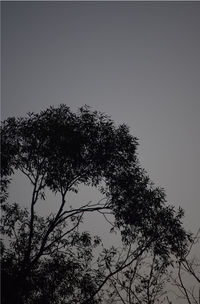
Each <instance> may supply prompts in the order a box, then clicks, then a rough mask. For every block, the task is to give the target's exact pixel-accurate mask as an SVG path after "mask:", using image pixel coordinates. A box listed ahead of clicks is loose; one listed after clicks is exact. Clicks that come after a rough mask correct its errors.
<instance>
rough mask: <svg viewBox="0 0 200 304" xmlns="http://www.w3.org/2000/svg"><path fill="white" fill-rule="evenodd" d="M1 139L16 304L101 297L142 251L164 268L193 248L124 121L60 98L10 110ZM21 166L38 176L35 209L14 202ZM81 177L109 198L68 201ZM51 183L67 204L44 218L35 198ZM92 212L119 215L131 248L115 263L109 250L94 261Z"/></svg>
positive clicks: (10, 280)
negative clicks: (31, 109) (16, 113)
mask: <svg viewBox="0 0 200 304" xmlns="http://www.w3.org/2000/svg"><path fill="white" fill-rule="evenodd" d="M1 138H2V149H1V154H2V167H1V176H2V183H1V189H2V209H3V214H4V215H3V217H2V223H3V226H2V233H3V234H4V235H6V237H7V238H9V239H10V242H9V245H8V244H7V245H6V244H5V246H3V247H2V248H3V253H2V273H3V278H5V282H6V284H7V285H9V284H11V285H12V286H15V288H14V289H13V290H14V291H13V294H12V295H9V292H7V293H6V291H5V296H3V303H12V301H14V300H13V298H12V296H13V295H14V297H15V303H27V304H28V303H82V304H83V303H97V302H101V300H102V298H101V297H100V294H101V292H102V291H103V289H104V288H105V286H106V284H107V282H108V280H109V279H111V278H112V277H114V275H115V274H116V273H118V272H119V271H122V270H124V269H126V267H128V266H129V265H131V264H132V263H133V262H134V261H136V260H137V259H138V257H141V256H142V254H143V253H145V252H146V253H149V252H151V253H152V254H153V255H155V256H156V257H158V258H159V259H161V260H162V261H163V263H164V265H165V266H166V267H167V265H168V264H169V263H170V257H171V255H175V256H177V257H181V256H184V254H185V253H186V251H187V244H188V240H189V235H188V234H187V233H186V231H185V230H184V228H183V226H182V222H181V220H182V217H183V211H182V210H181V209H179V210H178V211H176V210H175V209H174V207H173V206H170V205H168V204H167V202H166V196H165V193H164V190H163V189H160V188H158V187H155V186H154V184H153V183H152V182H151V181H150V179H149V177H148V175H147V173H146V172H145V170H144V169H143V168H141V166H140V163H139V161H138V157H137V146H138V140H137V138H136V137H134V136H132V135H131V134H130V132H129V128H128V127H127V126H126V125H119V126H116V125H115V123H114V122H113V121H112V120H111V118H110V117H108V116H107V115H105V114H104V113H100V112H97V111H92V110H91V109H90V108H89V107H87V106H84V107H81V108H80V109H79V110H78V111H77V113H73V112H72V111H71V110H70V108H69V107H67V106H66V105H60V106H59V107H57V108H54V107H50V108H48V109H47V110H45V111H41V112H40V113H39V114H35V113H28V114H27V116H25V117H19V118H15V117H11V118H8V119H6V120H5V121H4V122H3V123H2V127H1ZM16 170H20V171H21V172H22V173H23V174H24V175H25V176H26V177H27V178H28V179H29V181H30V183H31V185H32V198H31V201H30V208H25V209H23V208H21V207H19V206H18V204H11V203H9V202H8V199H7V196H8V195H7V191H8V187H9V182H10V181H11V177H12V174H14V173H15V172H16ZM82 184H84V185H88V186H94V187H96V188H97V189H98V190H99V191H100V192H101V193H102V195H103V198H104V199H102V200H101V201H100V202H98V203H92V202H91V203H88V204H85V205H84V204H83V205H82V206H81V207H79V208H77V207H75V206H73V203H72V204H71V205H72V206H70V205H69V203H68V201H67V194H68V193H69V192H71V191H73V192H75V193H77V192H78V191H79V187H80V185H82ZM47 189H49V190H50V191H52V192H53V193H55V194H56V195H57V197H58V198H57V201H59V207H58V210H57V212H56V213H55V214H52V213H49V215H48V216H47V217H46V218H44V217H41V216H39V215H38V214H36V211H35V206H36V204H39V203H40V200H41V199H43V200H45V199H46V197H45V191H46V190H47ZM89 212H99V213H101V214H102V215H103V216H104V217H105V218H106V214H112V215H113V218H114V220H113V221H112V223H111V226H112V229H113V230H117V231H119V233H120V235H121V239H122V243H123V246H124V247H126V248H129V249H127V251H126V252H128V253H127V254H126V256H125V257H124V259H121V260H120V261H118V263H114V264H112V261H114V256H116V251H113V249H111V250H110V251H109V252H107V251H104V252H103V253H102V255H101V256H100V257H99V258H98V259H97V263H96V268H93V267H92V261H93V254H92V251H93V249H94V248H95V247H96V246H98V245H99V244H100V239H99V238H98V237H94V238H92V237H91V236H90V234H89V233H86V232H83V233H80V232H79V231H78V230H77V228H78V227H79V225H80V223H81V221H82V220H83V216H84V214H85V213H89ZM7 243H8V242H7ZM77 248H78V249H77ZM112 252H114V253H112ZM108 265H109V266H108ZM162 267H163V264H162ZM48 274H49V275H48ZM42 286H43V287H42ZM44 286H46V287H45V288H44ZM5 290H6V288H5ZM47 293H48V296H47ZM9 297H11V298H9ZM8 298H9V300H8ZM45 301H46V302H45ZM95 301H96V302H95ZM13 303H14V302H13Z"/></svg>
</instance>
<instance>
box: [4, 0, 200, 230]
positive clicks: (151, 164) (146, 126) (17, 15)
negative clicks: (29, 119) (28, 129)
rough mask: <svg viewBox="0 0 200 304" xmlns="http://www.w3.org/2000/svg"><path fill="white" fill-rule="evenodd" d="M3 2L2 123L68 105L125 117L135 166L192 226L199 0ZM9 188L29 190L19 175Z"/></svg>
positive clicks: (197, 185)
mask: <svg viewBox="0 0 200 304" xmlns="http://www.w3.org/2000/svg"><path fill="white" fill-rule="evenodd" d="M1 6H2V11H1V12H2V37H1V38H2V45H1V46H2V119H5V118H7V117H8V116H16V115H17V116H18V115H19V116H21V115H24V114H25V113H27V112H28V111H34V112H39V111H40V110H42V109H46V108H47V107H49V106H50V105H54V106H57V105H59V104H60V103H65V104H67V105H68V106H70V107H71V108H72V110H73V111H76V109H77V108H78V107H79V106H82V105H84V104H87V105H89V106H91V107H92V109H94V110H100V111H102V112H105V113H106V114H108V115H110V116H111V117H112V119H113V120H114V121H115V122H116V123H117V124H118V123H126V124H127V125H128V126H129V127H130V131H131V133H132V134H133V135H134V136H136V137H138V138H139V144H140V146H139V149H138V153H139V158H140V161H141V164H142V166H143V167H144V168H145V169H146V170H147V172H148V174H149V175H150V177H151V179H152V180H153V181H154V182H155V184H156V185H158V186H161V187H164V188H165V190H166V193H167V198H168V200H169V202H171V203H172V204H174V205H175V206H176V207H178V206H181V207H182V208H184V209H185V220H184V223H185V226H186V228H187V229H190V230H191V231H194V232H195V231H196V230H197V229H198V227H199V226H200V222H199V215H200V200H199V189H200V179H199V174H200V160H199V156H200V136H199V133H200V120H199V115H200V58H199V56H200V55H199V54H200V35H199V32H200V18H199V16H200V2H1ZM11 189H12V192H13V197H17V196H19V197H20V195H21V197H22V198H23V195H24V192H26V189H25V187H24V183H23V182H22V180H21V181H20V179H19V181H18V183H15V184H14V186H12V188H11ZM22 189H23V190H22ZM20 193H21V194H20ZM93 195H94V194H93ZM100 224H101V223H100ZM100 224H99V225H100ZM99 227H100V226H98V229H99Z"/></svg>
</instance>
